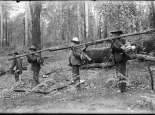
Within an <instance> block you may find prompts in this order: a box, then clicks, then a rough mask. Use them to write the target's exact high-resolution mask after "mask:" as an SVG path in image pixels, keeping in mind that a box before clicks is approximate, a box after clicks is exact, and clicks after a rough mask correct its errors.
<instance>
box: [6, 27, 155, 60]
mask: <svg viewBox="0 0 155 115" xmlns="http://www.w3.org/2000/svg"><path fill="white" fill-rule="evenodd" d="M152 32H155V29H151V30H146V31H143V32H138V33H130V34H123V35H121V36H117V37H108V38H105V39H99V40H95V41H91V42H87V43H82V44H79V45H76V46H63V47H59V46H58V47H51V48H47V49H43V50H38V51H36V52H31V53H26V54H22V55H18V56H16V57H12V58H9V59H8V60H12V59H15V58H19V57H24V56H27V55H31V54H35V53H40V52H44V51H50V52H52V51H58V50H64V49H70V48H72V47H79V46H84V45H86V46H90V45H95V44H100V43H103V42H105V41H108V40H109V41H111V40H113V39H117V38H123V37H128V36H135V35H139V34H150V33H152Z"/></svg>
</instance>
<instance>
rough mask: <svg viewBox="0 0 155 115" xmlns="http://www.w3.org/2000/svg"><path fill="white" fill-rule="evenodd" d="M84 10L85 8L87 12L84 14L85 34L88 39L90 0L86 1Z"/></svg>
mask: <svg viewBox="0 0 155 115" xmlns="http://www.w3.org/2000/svg"><path fill="white" fill-rule="evenodd" d="M84 10H85V14H84V36H85V39H86V40H87V39H88V31H89V30H88V1H84Z"/></svg>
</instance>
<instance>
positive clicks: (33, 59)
mask: <svg viewBox="0 0 155 115" xmlns="http://www.w3.org/2000/svg"><path fill="white" fill-rule="evenodd" d="M29 50H30V51H31V52H35V51H36V50H37V49H36V47H35V46H34V45H32V46H31V47H30V48H29ZM27 60H28V62H29V63H30V64H31V70H32V71H33V79H34V82H35V86H36V85H38V84H39V72H40V69H41V65H42V64H43V59H42V58H41V56H40V54H39V53H35V54H31V55H27Z"/></svg>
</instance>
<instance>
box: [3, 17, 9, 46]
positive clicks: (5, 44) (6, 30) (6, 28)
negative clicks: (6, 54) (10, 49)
mask: <svg viewBox="0 0 155 115" xmlns="http://www.w3.org/2000/svg"><path fill="white" fill-rule="evenodd" d="M7 26H8V24H7V17H5V39H4V40H5V42H4V46H5V47H6V46H7V39H8V36H7V33H8V27H7Z"/></svg>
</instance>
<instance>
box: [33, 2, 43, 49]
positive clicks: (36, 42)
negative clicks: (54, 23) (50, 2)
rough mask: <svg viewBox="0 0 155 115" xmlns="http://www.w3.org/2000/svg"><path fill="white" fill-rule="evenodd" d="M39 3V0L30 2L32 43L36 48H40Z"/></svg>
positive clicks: (40, 7)
mask: <svg viewBox="0 0 155 115" xmlns="http://www.w3.org/2000/svg"><path fill="white" fill-rule="evenodd" d="M41 9H42V6H41V3H40V2H39V1H35V2H34V1H33V3H31V4H30V10H31V17H32V32H31V34H32V44H33V45H34V46H36V47H37V49H38V50H40V49H41V31H40V13H41Z"/></svg>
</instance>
